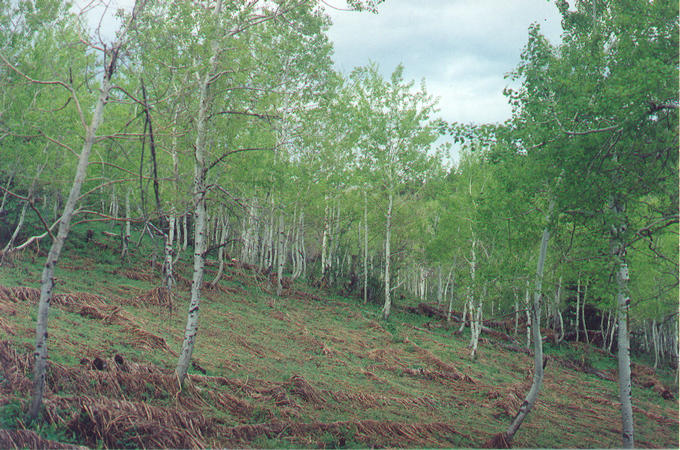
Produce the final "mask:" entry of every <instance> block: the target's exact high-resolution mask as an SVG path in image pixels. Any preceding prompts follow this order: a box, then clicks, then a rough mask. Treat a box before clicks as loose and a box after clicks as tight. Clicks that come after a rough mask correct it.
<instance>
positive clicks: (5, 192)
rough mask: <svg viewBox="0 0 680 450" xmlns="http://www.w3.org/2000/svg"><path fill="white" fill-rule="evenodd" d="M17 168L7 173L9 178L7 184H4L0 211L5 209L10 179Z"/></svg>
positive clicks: (11, 179)
mask: <svg viewBox="0 0 680 450" xmlns="http://www.w3.org/2000/svg"><path fill="white" fill-rule="evenodd" d="M16 173H17V170H16V169H13V170H12V173H10V174H9V178H8V179H7V185H5V191H4V193H3V194H2V202H0V211H2V210H3V209H5V203H6V202H7V195H8V193H9V190H10V188H11V187H12V181H14V175H16Z"/></svg>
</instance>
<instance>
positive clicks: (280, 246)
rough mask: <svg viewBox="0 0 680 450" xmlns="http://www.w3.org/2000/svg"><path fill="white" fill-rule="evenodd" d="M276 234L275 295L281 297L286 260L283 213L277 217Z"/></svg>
mask: <svg viewBox="0 0 680 450" xmlns="http://www.w3.org/2000/svg"><path fill="white" fill-rule="evenodd" d="M276 236H277V239H276V241H277V258H276V259H277V261H276V296H277V297H281V293H282V292H283V281H282V280H283V266H284V264H285V262H286V236H285V233H284V223H283V213H281V216H280V217H279V228H278V232H277V233H276Z"/></svg>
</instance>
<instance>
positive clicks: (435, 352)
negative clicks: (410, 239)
mask: <svg viewBox="0 0 680 450" xmlns="http://www.w3.org/2000/svg"><path fill="white" fill-rule="evenodd" d="M113 246H114V244H111V247H113ZM104 247H105V246H104ZM106 251H107V250H106V249H104V252H106ZM40 261H41V258H40V257H37V258H36V259H35V261H31V258H30V257H28V256H24V257H23V259H21V260H17V261H15V266H14V267H13V268H7V267H2V268H0V285H1V286H0V367H1V368H0V419H1V421H0V425H1V428H5V430H0V447H2V448H5V447H45V446H47V447H55V446H57V444H56V443H55V441H58V442H61V443H64V444H68V443H75V444H78V445H86V446H91V447H96V446H104V447H116V448H119V447H175V448H176V447H179V448H186V447H290V446H292V447H326V448H329V447H345V446H360V447H385V446H397V447H470V446H472V447H475V446H477V447H478V446H481V445H483V444H484V443H485V442H486V441H487V440H488V439H489V438H490V437H492V436H493V435H494V434H496V433H498V432H500V431H502V430H504V428H505V427H506V426H507V424H508V423H509V421H510V419H511V417H512V416H513V415H514V413H515V412H516V410H517V408H518V407H519V405H520V403H521V401H522V399H523V396H524V394H525V392H526V391H527V389H528V386H529V385H530V383H531V376H532V372H531V364H532V361H531V359H530V357H529V356H527V355H525V354H523V353H515V352H511V351H507V350H503V349H501V348H500V347H499V346H497V345H495V341H493V340H491V338H490V340H484V341H483V342H482V344H481V351H480V356H479V358H478V359H477V361H475V362H472V361H470V360H469V358H468V356H467V355H468V352H467V349H466V347H465V346H466V344H467V341H466V339H465V337H464V336H456V335H454V333H453V329H451V330H448V329H446V327H442V326H440V325H441V324H440V323H437V322H432V319H430V318H427V317H424V316H419V315H414V314H408V313H405V312H403V311H402V312H396V313H395V314H394V316H393V318H392V319H391V321H390V322H389V323H387V324H386V323H384V322H382V321H380V320H379V319H378V313H379V309H378V308H376V307H374V306H370V305H369V306H364V305H361V304H360V303H358V302H355V301H353V300H347V299H341V298H335V297H329V296H327V295H325V294H322V293H320V292H310V291H309V290H308V288H307V287H305V286H303V285H299V286H291V287H290V289H288V290H287V291H286V292H284V296H283V297H282V298H276V297H274V296H272V295H271V294H270V292H271V291H272V290H273V288H272V287H271V283H270V280H268V279H267V278H266V277H262V276H258V275H256V274H255V273H254V272H252V271H251V270H248V269H247V268H243V267H239V266H236V265H233V266H231V267H229V270H228V271H227V276H226V277H225V278H223V282H222V283H221V284H220V285H219V286H218V287H217V288H216V289H214V290H207V291H206V295H205V299H204V303H203V306H202V308H201V319H200V320H201V328H200V330H199V337H198V341H197V348H196V351H195V353H194V355H195V358H194V359H195V361H196V364H195V365H194V368H193V370H192V372H191V376H190V379H189V382H188V383H187V384H186V386H185V387H184V390H182V391H180V390H179V388H178V385H177V382H176V379H175V377H174V375H173V368H174V363H175V361H176V355H177V353H176V352H177V350H178V349H179V348H180V344H181V338H182V331H183V327H184V322H185V310H186V307H187V303H188V300H187V297H188V292H187V286H188V285H187V282H186V278H185V277H187V276H188V275H189V273H190V271H189V268H188V267H183V266H181V265H180V266H179V269H180V276H179V277H178V278H179V281H180V282H179V285H178V288H179V289H178V293H177V294H176V295H175V296H174V298H173V297H172V296H170V295H169V294H168V293H167V292H164V291H162V290H158V289H154V288H155V287H156V286H157V285H158V284H159V279H158V278H157V275H156V273H157V272H158V270H155V271H154V270H152V268H151V267H150V265H148V264H147V263H142V262H138V263H137V264H136V265H130V266H125V267H122V268H121V267H120V265H119V264H118V262H117V261H116V260H115V258H109V259H108V261H107V260H106V258H104V259H103V260H99V261H93V260H90V259H87V258H86V257H80V258H73V259H69V258H68V257H66V258H65V259H64V261H63V262H62V264H61V265H60V270H59V271H58V273H57V277H58V279H59V283H58V285H57V289H56V291H57V292H59V295H58V296H57V297H56V298H55V301H54V303H53V308H52V310H51V313H50V338H49V341H48V346H49V349H50V361H51V364H50V368H49V374H48V378H47V384H48V389H47V394H46V399H45V417H46V423H45V424H42V425H40V426H38V427H37V428H34V429H32V430H26V429H23V428H24V427H23V426H22V424H21V422H19V421H17V419H21V417H22V414H23V413H22V411H25V408H26V405H27V402H28V398H29V395H30V381H29V377H30V373H31V365H32V358H31V356H30V354H31V349H32V341H33V333H34V331H33V327H34V319H35V312H34V311H35V305H36V303H37V299H38V296H39V293H38V291H37V289H36V287H37V286H38V281H37V280H38V279H39V275H40V273H39V270H40ZM140 261H141V259H140ZM208 269H209V270H213V269H215V267H214V266H212V267H211V266H209V267H208ZM182 275H183V276H182ZM208 279H209V277H208ZM22 286H23V287H22ZM84 291H86V292H87V293H85V292H84ZM563 353H565V352H564V351H562V353H560V351H556V352H555V355H554V356H553V357H552V358H551V360H550V361H549V362H548V366H547V370H546V380H545V385H544V390H543V392H542V393H541V396H540V398H539V401H538V404H537V406H536V408H535V409H534V411H533V412H532V413H531V415H530V418H529V419H528V421H527V422H526V423H525V424H524V425H523V427H522V429H521V430H520V432H519V433H518V434H517V436H516V437H515V441H514V445H515V446H517V447H592V448H602V447H617V446H619V443H620V437H619V428H620V416H619V412H618V403H617V386H616V383H615V382H614V381H611V380H606V379H602V378H601V376H602V375H603V374H604V375H605V378H606V377H607V376H611V375H612V374H613V369H612V368H613V367H614V365H613V361H611V360H608V359H607V358H606V357H603V356H602V355H599V354H598V353H597V352H596V351H595V350H590V349H587V348H577V349H571V350H570V353H568V354H569V355H591V356H588V357H589V358H591V359H593V360H595V359H597V360H598V364H600V365H601V366H602V368H601V370H600V371H599V376H596V375H594V374H587V373H584V372H583V371H581V370H577V369H578V367H579V364H581V365H582V364H583V361H580V362H579V361H574V360H573V358H572V359H569V358H568V357H564V355H563ZM583 358H586V356H583ZM583 358H582V359H583ZM598 358H599V359H598ZM636 374H637V379H638V383H636V386H635V388H634V393H633V394H634V404H635V421H636V433H637V434H636V443H637V445H639V446H641V447H668V448H672V447H673V448H675V447H677V446H678V419H677V417H678V404H677V400H675V398H677V388H675V389H670V390H669V389H668V386H667V384H668V383H666V385H663V383H662V382H661V381H659V378H658V377H657V375H656V374H655V373H654V371H653V370H651V369H649V368H645V367H643V366H637V367H636ZM663 391H668V392H669V394H670V395H671V396H672V397H673V398H668V399H667V398H663V397H662V395H661V393H662V392H663ZM45 439H49V440H51V442H47V441H45Z"/></svg>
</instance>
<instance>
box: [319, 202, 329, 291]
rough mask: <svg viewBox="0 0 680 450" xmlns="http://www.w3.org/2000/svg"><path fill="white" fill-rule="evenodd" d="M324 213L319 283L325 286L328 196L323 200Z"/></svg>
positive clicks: (327, 256)
mask: <svg viewBox="0 0 680 450" xmlns="http://www.w3.org/2000/svg"><path fill="white" fill-rule="evenodd" d="M324 204H325V207H324V213H323V235H322V236H321V283H322V284H326V283H327V282H328V280H327V276H328V274H327V271H328V266H329V263H328V260H329V259H330V255H329V253H330V252H329V249H328V247H329V246H328V239H329V237H328V235H329V233H330V224H329V217H328V196H326V197H325V198H324Z"/></svg>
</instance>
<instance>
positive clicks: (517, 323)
mask: <svg viewBox="0 0 680 450" xmlns="http://www.w3.org/2000/svg"><path fill="white" fill-rule="evenodd" d="M514 306H515V328H514V335H515V336H517V331H518V328H519V303H518V302H517V292H515V304H514Z"/></svg>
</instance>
